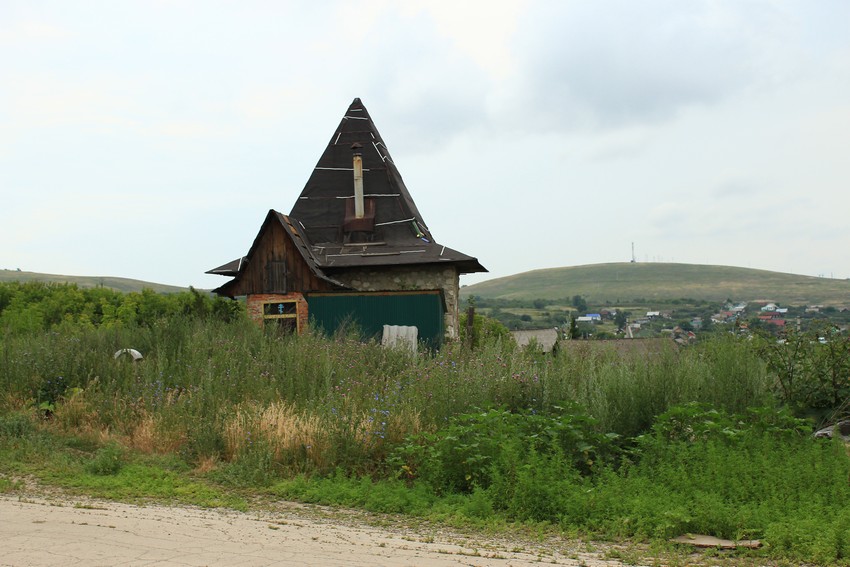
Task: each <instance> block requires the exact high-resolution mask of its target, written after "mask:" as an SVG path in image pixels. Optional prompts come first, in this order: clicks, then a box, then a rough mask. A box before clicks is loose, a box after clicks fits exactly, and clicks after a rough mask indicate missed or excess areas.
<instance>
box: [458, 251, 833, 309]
mask: <svg viewBox="0 0 850 567" xmlns="http://www.w3.org/2000/svg"><path fill="white" fill-rule="evenodd" d="M470 295H478V296H481V297H488V298H505V299H510V298H514V299H553V300H554V299H561V298H565V297H572V296H574V295H581V296H582V297H584V298H585V299H586V300H587V301H588V303H591V304H597V305H598V304H602V303H605V302H610V303H617V302H625V303H628V302H632V301H633V300H634V299H636V298H645V299H646V300H647V301H649V302H651V301H665V300H673V299H680V298H693V299H702V300H708V301H723V300H725V299H727V298H731V299H734V300H737V301H751V300H755V299H769V300H771V301H775V302H779V303H780V304H785V305H832V306H836V307H842V306H843V307H850V281H848V280H834V279H826V278H815V277H811V276H798V275H794V274H783V273H780V272H769V271H767V270H752V269H749V268H733V267H729V266H702V265H696V264H662V263H634V264H632V263H627V262H626V263H615V264H593V265H588V266H574V267H568V268H551V269H546V270H534V271H531V272H525V273H522V274H516V275H513V276H508V277H504V278H497V279H494V280H489V281H485V282H481V283H477V284H474V285H469V286H464V287H463V288H462V289H461V296H462V297H464V298H466V297H469V296H470Z"/></svg>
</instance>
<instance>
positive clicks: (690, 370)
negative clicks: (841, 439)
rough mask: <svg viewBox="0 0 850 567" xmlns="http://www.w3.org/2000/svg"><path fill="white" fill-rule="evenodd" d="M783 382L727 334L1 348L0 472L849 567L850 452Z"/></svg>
mask: <svg viewBox="0 0 850 567" xmlns="http://www.w3.org/2000/svg"><path fill="white" fill-rule="evenodd" d="M123 348H135V349H137V350H140V351H141V352H142V353H143V354H144V357H145V358H144V360H143V361H141V362H137V363H133V362H131V361H129V360H126V359H122V358H119V359H117V360H116V359H115V358H113V353H114V352H116V351H117V350H119V349H123ZM773 386H774V383H773V380H772V379H771V377H770V375H769V374H768V372H767V371H766V368H765V365H764V363H763V362H762V360H761V359H760V358H759V355H758V353H757V352H756V351H755V350H754V349H753V348H752V347H751V345H750V344H749V343H747V342H742V341H739V340H737V339H735V338H734V337H721V338H718V339H717V340H715V341H712V342H709V343H706V344H704V345H700V346H698V347H695V348H692V349H684V350H681V351H679V352H672V351H671V352H669V353H666V354H662V355H655V356H646V357H635V358H620V357H616V356H615V355H614V354H613V353H611V354H607V353H604V352H592V353H588V352H585V353H582V352H579V351H567V350H564V351H561V352H559V353H558V354H556V355H554V356H550V355H543V354H541V353H539V352H534V351H533V350H519V349H517V348H516V347H515V346H514V345H513V344H512V343H509V342H500V341H493V342H488V343H486V344H484V345H481V347H480V348H478V349H476V350H474V351H469V350H466V349H464V348H462V347H461V346H460V345H458V344H448V345H446V346H445V347H444V348H443V349H442V350H441V351H440V352H437V353H431V354H422V355H420V356H418V357H415V358H411V357H410V355H409V353H406V352H402V351H394V350H388V349H384V348H381V347H380V346H378V345H375V344H362V343H360V342H359V341H357V340H354V339H351V338H347V337H337V338H335V339H326V338H322V337H318V336H314V335H311V334H307V335H304V336H300V337H293V336H285V335H278V334H274V333H265V332H263V331H262V330H261V329H259V328H257V327H256V326H254V325H253V324H251V323H249V322H247V321H244V320H239V321H237V322H233V323H229V324H225V323H221V322H215V321H203V320H185V319H180V318H171V319H163V320H159V321H157V322H154V323H152V324H150V325H147V326H140V327H134V326H121V327H113V328H109V329H106V328H98V329H94V328H90V329H69V330H66V331H63V332H61V333H55V332H51V333H44V334H29V335H26V336H19V335H12V334H7V335H6V336H5V337H4V341H3V342H2V343H0V392H2V394H0V463H2V464H0V468H2V470H3V471H5V472H7V473H13V474H35V475H36V476H38V477H39V478H41V479H42V480H44V481H48V482H51V483H55V484H58V485H61V486H64V487H66V488H68V489H72V490H79V491H85V492H88V493H91V494H95V495H98V496H104V497H113V498H122V499H134V498H143V497H154V498H157V499H165V500H168V499H174V500H177V501H183V502H191V503H196V504H200V505H228V506H234V507H244V506H245V501H244V500H242V498H241V497H240V496H238V494H240V493H241V492H242V491H244V490H245V489H249V490H252V491H255V492H259V493H266V494H270V495H273V496H278V497H287V498H299V499H303V500H307V501H318V502H324V503H332V504H344V505H349V506H362V507H365V508H368V509H370V510H375V511H381V512H405V513H413V514H419V515H423V516H428V517H432V518H433V517H438V518H455V519H460V520H463V521H473V522H493V523H500V522H506V521H511V522H543V523H546V524H547V525H557V526H560V527H561V528H563V529H565V530H567V531H569V532H570V533H575V532H583V533H592V534H594V535H595V536H607V537H630V538H649V539H653V538H655V539H656V540H657V539H664V538H667V537H669V536H671V535H678V534H679V533H685V532H696V531H699V532H705V533H708V534H711V535H717V536H721V537H731V538H736V537H746V538H753V537H757V538H762V539H764V540H765V541H766V542H768V543H769V545H770V547H769V548H768V550H767V551H766V552H763V553H769V554H773V555H775V556H779V557H786V558H791V559H793V560H808V561H815V560H816V561H818V562H821V563H829V562H832V563H841V562H844V561H845V556H846V555H847V553H848V549H850V548H848V547H847V545H848V543H847V542H848V540H847V537H848V536H847V535H846V533H845V531H844V529H843V528H842V527H841V526H843V525H847V520H848V519H850V518H848V517H847V514H846V513H845V512H844V511H843V510H845V509H850V493H848V486H847V478H848V474H850V466H848V458H847V455H846V453H845V452H844V450H843V447H842V446H840V445H839V444H836V443H831V442H826V443H824V442H820V441H814V440H812V439H811V437H810V435H809V434H808V433H809V431H806V432H805V433H801V432H800V428H801V423H800V422H796V421H794V420H792V419H791V418H790V417H788V416H787V415H785V414H783V413H782V412H781V411H780V409H779V408H778V407H777V405H776V402H775V398H774V388H773ZM692 402H698V403H699V404H701V405H696V406H694V405H686V404H689V403H692ZM683 404H684V405H683ZM750 407H760V408H763V409H761V410H760V411H759V412H755V413H753V412H751V411H749V410H748V408H750ZM12 489H14V486H13V485H12V484H8V483H6V484H0V490H12ZM233 494H236V495H237V496H233Z"/></svg>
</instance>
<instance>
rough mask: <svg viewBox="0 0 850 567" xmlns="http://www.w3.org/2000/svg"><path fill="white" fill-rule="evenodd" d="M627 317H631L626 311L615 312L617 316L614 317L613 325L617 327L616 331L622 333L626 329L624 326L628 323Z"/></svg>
mask: <svg viewBox="0 0 850 567" xmlns="http://www.w3.org/2000/svg"><path fill="white" fill-rule="evenodd" d="M629 315H631V313H629V312H628V311H623V310H622V309H620V310H619V311H617V314H616V315H614V324H615V325H617V330H618V331H623V330H625V329H626V325H627V324H628V322H629Z"/></svg>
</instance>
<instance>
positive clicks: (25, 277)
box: [0, 270, 188, 293]
mask: <svg viewBox="0 0 850 567" xmlns="http://www.w3.org/2000/svg"><path fill="white" fill-rule="evenodd" d="M15 281H17V282H33V281H39V282H47V283H73V284H77V286H79V287H83V288H85V287H97V286H102V287H108V288H111V289H114V290H117V291H121V292H124V293H128V292H131V291H142V289H144V288H147V289H151V290H153V291H155V292H157V293H177V292H180V291H186V290H187V289H188V288H185V287H177V286H173V285H163V284H158V283H151V282H144V281H141V280H131V279H128V278H113V277H108V276H103V277H98V276H60V275H56V274H38V273H35V272H19V271H17V270H0V282H15Z"/></svg>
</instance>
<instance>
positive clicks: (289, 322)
mask: <svg viewBox="0 0 850 567" xmlns="http://www.w3.org/2000/svg"><path fill="white" fill-rule="evenodd" d="M263 324H264V325H266V326H268V325H274V328H276V329H279V330H281V331H284V332H286V333H297V332H298V302H296V301H273V302H269V303H264V304H263Z"/></svg>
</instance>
